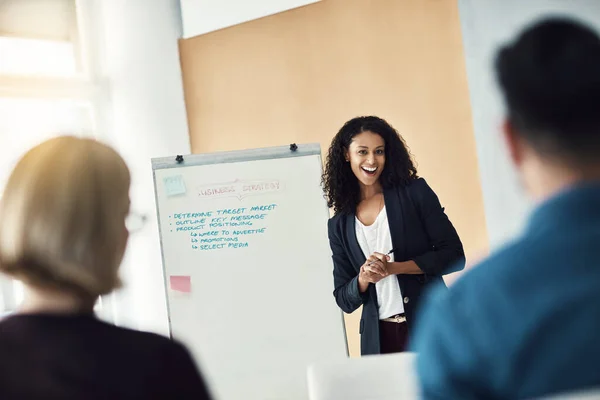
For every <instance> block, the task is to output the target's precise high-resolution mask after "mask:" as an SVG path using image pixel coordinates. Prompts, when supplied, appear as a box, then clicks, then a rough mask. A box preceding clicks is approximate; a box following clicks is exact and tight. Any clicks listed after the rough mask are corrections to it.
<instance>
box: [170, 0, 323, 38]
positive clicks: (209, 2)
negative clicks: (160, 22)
mask: <svg viewBox="0 0 600 400" xmlns="http://www.w3.org/2000/svg"><path fill="white" fill-rule="evenodd" d="M317 1H319V0H181V15H182V20H183V37H184V38H190V37H192V36H198V35H202V34H204V33H207V32H212V31H216V30H218V29H222V28H227V27H229V26H233V25H237V24H241V23H242V22H247V21H251V20H253V19H258V18H262V17H266V16H267V15H272V14H276V13H279V12H282V11H286V10H291V9H292V8H296V7H300V6H304V5H306V4H311V3H316V2H317Z"/></svg>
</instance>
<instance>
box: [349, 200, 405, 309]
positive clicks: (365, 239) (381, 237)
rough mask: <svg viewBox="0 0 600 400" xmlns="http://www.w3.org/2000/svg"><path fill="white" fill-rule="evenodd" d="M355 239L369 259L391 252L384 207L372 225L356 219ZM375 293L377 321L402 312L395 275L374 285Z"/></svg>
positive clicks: (402, 305)
mask: <svg viewBox="0 0 600 400" xmlns="http://www.w3.org/2000/svg"><path fill="white" fill-rule="evenodd" d="M356 238H357V239H358V244H359V245H360V249H361V250H362V252H363V253H364V254H365V257H367V258H368V257H369V256H370V255H371V254H373V253H375V252H377V253H382V254H387V253H388V252H389V251H390V250H392V236H391V234H390V226H389V224H388V218H387V212H386V210H385V206H384V207H383V209H382V210H381V212H380V213H379V215H378V216H377V219H375V222H373V224H372V225H369V226H366V225H363V223H362V222H360V220H359V219H358V218H356ZM390 257H391V259H390V262H393V261H394V255H393V254H390ZM375 291H376V292H377V303H379V319H385V318H389V317H391V316H393V315H396V314H402V313H403V312H404V303H403V302H402V293H401V292H400V284H399V283H398V277H397V276H396V275H389V276H386V277H385V278H383V279H382V280H380V281H379V282H377V283H376V284H375Z"/></svg>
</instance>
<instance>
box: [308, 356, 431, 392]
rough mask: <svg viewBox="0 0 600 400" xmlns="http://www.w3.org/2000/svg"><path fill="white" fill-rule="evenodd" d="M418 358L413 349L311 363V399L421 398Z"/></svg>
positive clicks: (309, 384) (309, 370)
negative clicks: (416, 361)
mask: <svg viewBox="0 0 600 400" xmlns="http://www.w3.org/2000/svg"><path fill="white" fill-rule="evenodd" d="M415 358H416V354H414V353H397V354H385V355H373V356H365V357H361V358H348V359H344V360H337V361H330V362H322V363H319V364H314V365H311V366H309V367H308V393H309V399H310V400H340V399H344V400H392V399H393V400H398V399H407V400H411V399H418V398H419V394H418V382H417V376H416V371H415V367H414V363H415Z"/></svg>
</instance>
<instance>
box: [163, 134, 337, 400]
mask: <svg viewBox="0 0 600 400" xmlns="http://www.w3.org/2000/svg"><path fill="white" fill-rule="evenodd" d="M320 154H321V152H320V147H319V145H318V144H314V145H300V146H298V149H297V150H296V151H291V150H290V147H289V146H285V147H275V148H268V149H254V150H245V151H236V152H226V153H215V154H203V155H191V156H185V157H183V161H182V162H180V163H179V162H177V161H176V157H175V156H173V157H167V158H159V159H153V160H152V167H153V172H154V185H155V193H156V204H157V214H158V220H159V230H160V238H161V248H162V255H163V270H164V278H165V290H166V295H167V296H166V298H167V308H168V312H169V327H170V333H171V336H172V337H174V338H176V339H178V340H181V341H183V342H184V343H185V344H186V345H188V346H189V348H190V350H191V351H192V353H193V355H194V356H195V358H196V360H197V362H198V364H199V365H200V366H201V368H202V371H203V373H204V375H205V378H206V380H207V383H208V384H209V386H210V387H211V390H212V392H213V394H214V395H215V396H216V398H217V399H223V400H229V399H231V400H239V399H245V400H253V399H256V400H271V399H273V400H275V399H276V400H285V399H290V400H291V399H302V400H305V399H307V398H308V389H307V383H306V368H307V366H308V365H309V364H312V363H314V362H319V361H322V360H331V359H337V358H345V357H347V355H348V350H347V343H346V335H345V330H344V323H343V316H342V312H341V311H340V309H339V308H338V307H337V305H336V304H335V301H334V298H333V295H332V291H333V275H332V270H333V265H332V261H331V251H330V248H329V242H328V238H327V220H328V218H329V212H328V209H327V205H326V202H325V200H324V198H323V192H322V189H321V186H320V179H321V172H322V163H321V155H320Z"/></svg>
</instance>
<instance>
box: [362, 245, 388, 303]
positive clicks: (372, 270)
mask: <svg viewBox="0 0 600 400" xmlns="http://www.w3.org/2000/svg"><path fill="white" fill-rule="evenodd" d="M388 261H389V257H388V256H386V255H384V254H380V253H374V254H372V255H371V256H370V257H369V258H368V259H367V261H365V263H364V264H363V265H362V266H361V267H360V273H359V274H358V288H359V290H360V292H361V293H364V292H365V291H366V290H367V288H368V287H369V283H377V282H379V281H380V280H382V279H383V278H385V277H386V276H388V275H389V272H388V269H387V263H388Z"/></svg>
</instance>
